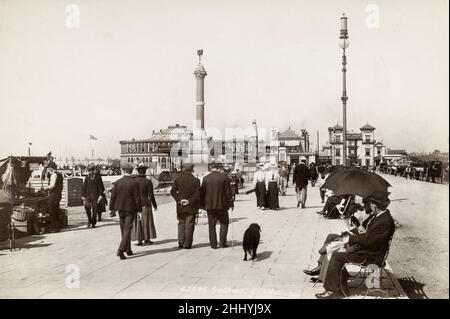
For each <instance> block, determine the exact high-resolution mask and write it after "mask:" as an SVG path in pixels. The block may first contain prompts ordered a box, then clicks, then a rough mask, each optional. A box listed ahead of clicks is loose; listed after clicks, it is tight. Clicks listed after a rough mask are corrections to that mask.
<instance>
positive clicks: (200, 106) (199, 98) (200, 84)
mask: <svg viewBox="0 0 450 319" xmlns="http://www.w3.org/2000/svg"><path fill="white" fill-rule="evenodd" d="M197 55H198V64H197V67H196V68H195V70H194V75H195V78H196V80H197V94H196V100H195V127H194V129H201V130H204V129H205V77H206V75H207V73H206V70H205V68H204V66H203V65H202V61H201V59H202V55H203V50H197Z"/></svg>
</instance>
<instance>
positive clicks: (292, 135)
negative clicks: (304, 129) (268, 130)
mask: <svg viewBox="0 0 450 319" xmlns="http://www.w3.org/2000/svg"><path fill="white" fill-rule="evenodd" d="M301 139H302V138H301V137H300V135H298V134H297V133H296V132H295V131H294V130H292V129H291V128H288V129H287V130H286V131H284V132H281V133H280V135H279V136H278V140H282V141H283V140H284V141H289V140H301Z"/></svg>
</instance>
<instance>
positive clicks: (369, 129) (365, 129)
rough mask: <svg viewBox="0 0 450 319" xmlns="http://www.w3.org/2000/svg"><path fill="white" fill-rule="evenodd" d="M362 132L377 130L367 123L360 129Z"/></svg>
mask: <svg viewBox="0 0 450 319" xmlns="http://www.w3.org/2000/svg"><path fill="white" fill-rule="evenodd" d="M360 130H361V131H373V130H375V127H373V126H372V125H370V124H369V123H366V125H364V126H363V127H361V128H360Z"/></svg>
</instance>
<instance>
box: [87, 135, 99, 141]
mask: <svg viewBox="0 0 450 319" xmlns="http://www.w3.org/2000/svg"><path fill="white" fill-rule="evenodd" d="M89 138H90V139H91V140H93V141H96V140H98V138H96V137H95V136H94V135H91V134H89Z"/></svg>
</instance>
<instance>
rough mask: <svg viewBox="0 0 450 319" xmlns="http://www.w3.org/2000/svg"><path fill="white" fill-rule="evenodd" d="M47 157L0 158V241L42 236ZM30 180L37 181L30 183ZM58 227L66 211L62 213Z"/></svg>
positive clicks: (45, 218) (45, 217)
mask: <svg viewBox="0 0 450 319" xmlns="http://www.w3.org/2000/svg"><path fill="white" fill-rule="evenodd" d="M47 162H48V157H47V156H9V157H8V158H5V159H0V177H1V179H0V189H1V196H0V207H1V209H0V241H3V240H6V239H8V238H10V237H11V231H13V232H14V234H15V236H16V237H20V236H24V235H28V234H41V233H45V232H46V231H47V229H48V225H49V222H50V218H49V214H48V191H47V190H46V188H47V187H46V186H47V185H48V179H47V176H46V175H47V173H46V169H45V166H46V164H47ZM32 180H35V181H36V180H37V181H39V182H38V183H31V181H32ZM61 214H62V215H63V216H61V217H62V218H60V220H62V225H61V226H62V227H64V226H66V225H64V224H67V212H66V211H64V210H62V212H61Z"/></svg>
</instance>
